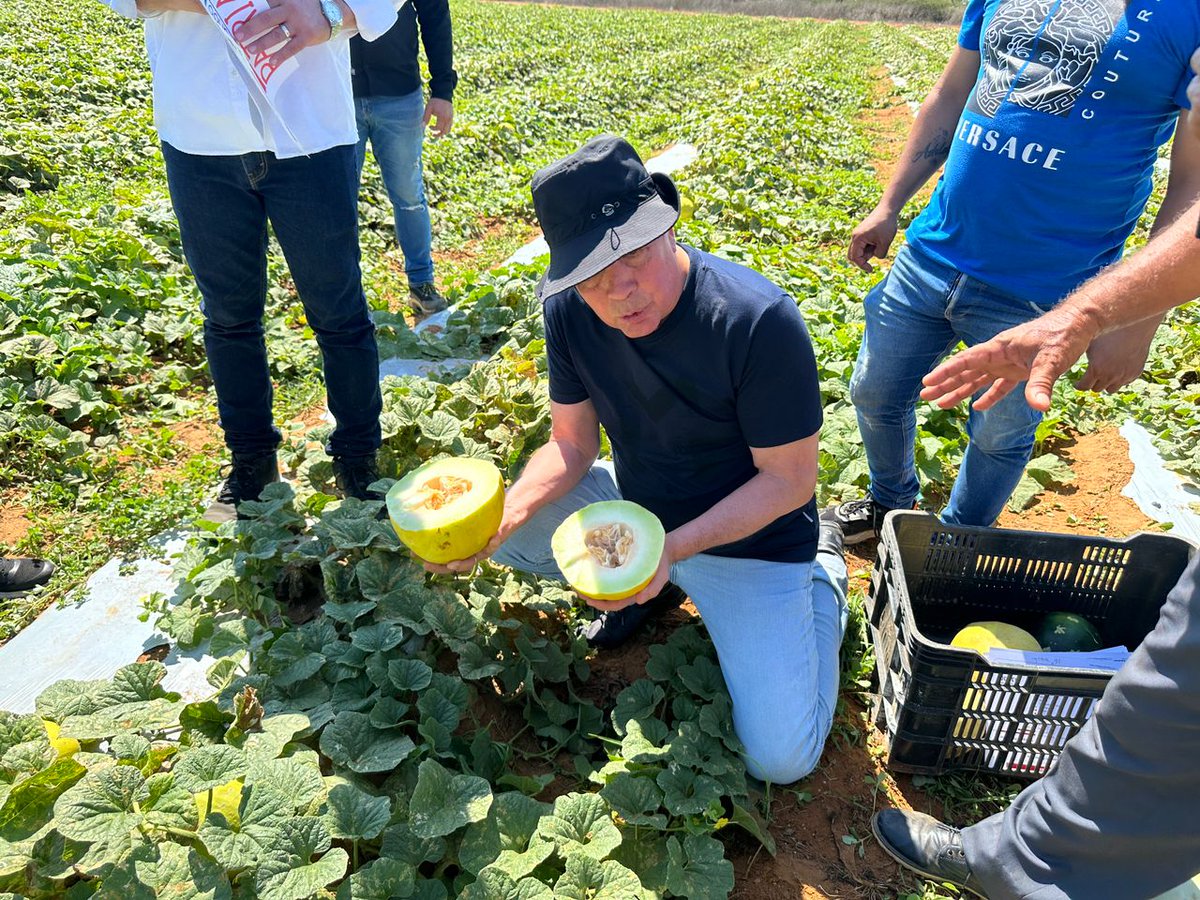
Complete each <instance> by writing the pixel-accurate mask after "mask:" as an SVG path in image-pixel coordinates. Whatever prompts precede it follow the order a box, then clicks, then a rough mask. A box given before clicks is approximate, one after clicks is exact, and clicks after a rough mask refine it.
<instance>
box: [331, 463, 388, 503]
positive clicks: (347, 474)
mask: <svg viewBox="0 0 1200 900" xmlns="http://www.w3.org/2000/svg"><path fill="white" fill-rule="evenodd" d="M333 478H334V481H335V482H336V484H337V489H338V493H340V494H341V495H342V496H343V497H356V498H358V499H359V500H383V499H384V494H383V492H382V491H372V490H370V487H371V485H372V484H373V483H374V482H376V481H378V480H379V478H380V475H379V468H378V467H377V466H376V465H375V454H374V453H372V454H371V455H370V456H335V457H334V458H333Z"/></svg>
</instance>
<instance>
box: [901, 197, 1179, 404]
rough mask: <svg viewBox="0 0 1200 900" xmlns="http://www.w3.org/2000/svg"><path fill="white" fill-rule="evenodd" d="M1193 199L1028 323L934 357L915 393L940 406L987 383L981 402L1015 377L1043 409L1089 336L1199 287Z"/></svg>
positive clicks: (1153, 312)
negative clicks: (1137, 246)
mask: <svg viewBox="0 0 1200 900" xmlns="http://www.w3.org/2000/svg"><path fill="white" fill-rule="evenodd" d="M1197 216H1200V202H1197V203H1194V204H1193V205H1192V207H1191V209H1189V210H1188V211H1187V213H1185V214H1184V215H1183V216H1181V217H1179V218H1178V219H1177V220H1176V221H1175V223H1174V224H1172V225H1171V226H1169V227H1168V228H1166V229H1165V230H1164V231H1162V232H1160V233H1159V235H1158V236H1157V237H1155V238H1154V239H1153V240H1152V241H1151V242H1150V243H1149V244H1147V245H1146V246H1145V247H1144V248H1143V249H1142V250H1140V251H1139V252H1137V253H1135V254H1133V255H1132V256H1131V257H1129V258H1128V259H1126V260H1125V261H1123V262H1120V263H1118V264H1117V265H1115V266H1112V267H1111V268H1109V269H1106V270H1105V271H1104V272H1102V273H1100V274H1099V275H1097V276H1096V277H1095V278H1093V279H1092V280H1091V281H1089V282H1087V283H1086V284H1084V285H1083V286H1082V287H1081V288H1079V290H1077V291H1075V293H1073V294H1072V295H1071V296H1069V297H1068V298H1067V299H1066V300H1064V301H1063V302H1062V303H1060V304H1059V305H1058V306H1056V307H1055V308H1054V309H1052V310H1051V311H1050V312H1048V313H1046V314H1045V315H1044V316H1041V317H1039V318H1037V319H1034V320H1033V321H1032V322H1027V323H1025V324H1024V325H1018V326H1017V327H1016V328H1010V329H1009V330H1008V331H1004V332H1001V333H1000V334H998V335H996V337H994V338H992V339H991V340H990V341H986V342H984V343H982V344H976V345H975V346H974V347H971V348H969V349H967V350H964V351H962V352H961V353H959V354H957V355H956V356H954V357H952V358H951V359H949V360H947V361H946V362H944V363H942V364H941V365H940V366H938V367H937V368H936V369H934V370H933V371H932V372H930V373H929V374H928V375H926V376H925V379H924V380H925V389H924V390H923V391H921V396H922V397H923V398H924V399H926V400H932V401H934V402H935V403H936V404H937V405H938V406H940V407H942V408H943V409H945V408H948V407H951V406H953V405H955V404H956V403H958V402H959V401H961V400H964V399H966V398H967V397H970V396H971V395H973V394H975V393H976V392H977V391H980V390H983V389H984V388H987V390H986V392H985V393H984V394H983V396H981V397H980V398H979V399H978V400H976V401H975V406H976V407H977V408H979V409H988V408H989V407H991V406H992V405H994V404H995V403H996V402H997V401H998V400H999V399H1000V398H1001V397H1004V396H1005V395H1006V394H1008V393H1009V392H1010V391H1012V389H1013V388H1014V387H1016V386H1017V385H1018V384H1020V383H1021V382H1022V381H1027V384H1026V387H1025V398H1026V400H1027V401H1028V403H1029V405H1030V406H1032V407H1033V408H1034V409H1039V410H1042V411H1045V410H1047V409H1049V408H1050V394H1051V390H1052V389H1053V387H1054V383H1055V382H1056V381H1057V380H1058V379H1059V378H1060V377H1061V376H1062V374H1063V373H1064V372H1066V371H1067V370H1068V369H1070V368H1071V366H1072V365H1074V364H1075V362H1076V360H1078V359H1079V357H1080V356H1082V355H1083V353H1084V351H1085V350H1087V349H1088V347H1089V345H1091V344H1092V343H1093V342H1094V341H1095V339H1096V338H1097V337H1099V336H1100V335H1103V334H1106V333H1108V332H1113V331H1115V330H1116V329H1120V328H1123V327H1125V326H1128V325H1131V324H1134V323H1137V322H1141V321H1143V320H1146V319H1150V318H1151V317H1155V318H1154V321H1157V317H1161V316H1162V314H1163V313H1165V312H1166V311H1167V310H1169V309H1171V308H1172V307H1175V306H1180V305H1182V304H1184V303H1187V302H1188V301H1190V300H1193V299H1195V297H1196V296H1197V295H1198V294H1200V240H1198V239H1197V238H1196V235H1195V228H1196V217H1197Z"/></svg>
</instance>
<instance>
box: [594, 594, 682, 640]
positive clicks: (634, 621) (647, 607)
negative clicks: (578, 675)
mask: <svg viewBox="0 0 1200 900" xmlns="http://www.w3.org/2000/svg"><path fill="white" fill-rule="evenodd" d="M686 599H687V594H685V593H684V592H683V589H682V588H680V587H678V586H676V585H674V584H671V582H669V581H668V582H667V584H666V586H665V587H664V588H663V589H662V590H661V591H659V593H658V596H657V597H655V598H654V599H653V600H647V601H646V602H645V603H634V604H631V605H629V606H626V607H625V608H624V609H618V610H616V611H615V612H606V613H600V615H598V616H596V618H594V619H592V621H590V622H588V623H586V624H585V625H583V627H581V628H580V629H579V634H580V636H581V637H583V638H584V639H585V640H586V641H587V642H588V643H589V644H591V645H592V646H593V647H595V648H597V649H598V650H611V649H612V648H613V647H619V646H620V645H621V644H623V643H625V642H626V641H627V640H629V639H630V638H631V637H633V635H634V634H635V633H636V632H637V630H638V629H639V628H640V627H641V626H642V625H643V624H644V623H645V622H648V621H650V620H651V619H656V618H658V617H659V616H661V615H662V614H663V613H665V612H670V611H671V610H673V609H674V608H675V607H677V606H679V604H681V603H683V601H684V600H686Z"/></svg>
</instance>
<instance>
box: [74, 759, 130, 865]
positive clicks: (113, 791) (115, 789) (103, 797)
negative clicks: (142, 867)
mask: <svg viewBox="0 0 1200 900" xmlns="http://www.w3.org/2000/svg"><path fill="white" fill-rule="evenodd" d="M148 795H149V791H148V790H147V788H146V780H145V779H144V778H143V777H142V773H141V772H139V771H138V770H137V769H135V768H133V767H132V766H111V767H109V768H107V769H101V770H100V771H98V772H89V773H88V774H87V775H85V776H84V777H83V778H82V779H81V780H80V781H79V782H78V783H77V784H75V785H74V786H72V787H71V788H70V789H69V790H67V791H66V792H65V793H64V794H62V796H60V797H59V798H58V801H57V802H56V803H55V805H54V813H55V827H56V828H57V829H58V831H59V832H61V833H62V835H63V837H67V838H71V839H72V840H78V841H88V842H90V843H92V844H94V845H96V846H95V847H94V848H93V849H96V850H97V851H98V852H100V853H102V854H104V855H105V856H106V857H107V858H109V859H112V860H116V859H118V858H119V857H121V856H123V855H124V854H125V853H128V852H129V850H130V849H131V848H132V847H133V838H132V836H131V834H132V832H133V831H134V830H135V829H136V828H137V827H138V826H139V825H140V824H142V822H143V817H142V814H141V813H140V812H138V811H137V809H136V807H137V804H138V803H140V802H141V801H142V800H145V799H146V798H147V796H148Z"/></svg>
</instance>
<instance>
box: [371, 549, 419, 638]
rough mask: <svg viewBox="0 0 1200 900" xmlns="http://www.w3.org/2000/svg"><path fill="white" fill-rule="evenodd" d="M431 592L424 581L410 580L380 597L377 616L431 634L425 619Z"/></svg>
mask: <svg viewBox="0 0 1200 900" xmlns="http://www.w3.org/2000/svg"><path fill="white" fill-rule="evenodd" d="M360 565H361V564H360ZM430 594H431V591H430V590H429V589H428V588H426V587H425V585H424V583H413V582H409V583H407V584H405V585H404V586H403V587H401V588H398V589H397V590H395V591H392V592H391V593H389V594H387V595H386V596H383V597H380V598H379V606H378V607H377V608H376V610H375V618H377V619H379V620H380V621H394V622H399V623H400V624H401V625H403V626H404V627H405V628H408V629H409V630H411V631H414V632H416V633H417V634H429V632H430V625H429V623H428V622H426V621H425V606H426V604H427V603H428V602H429V598H430Z"/></svg>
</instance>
